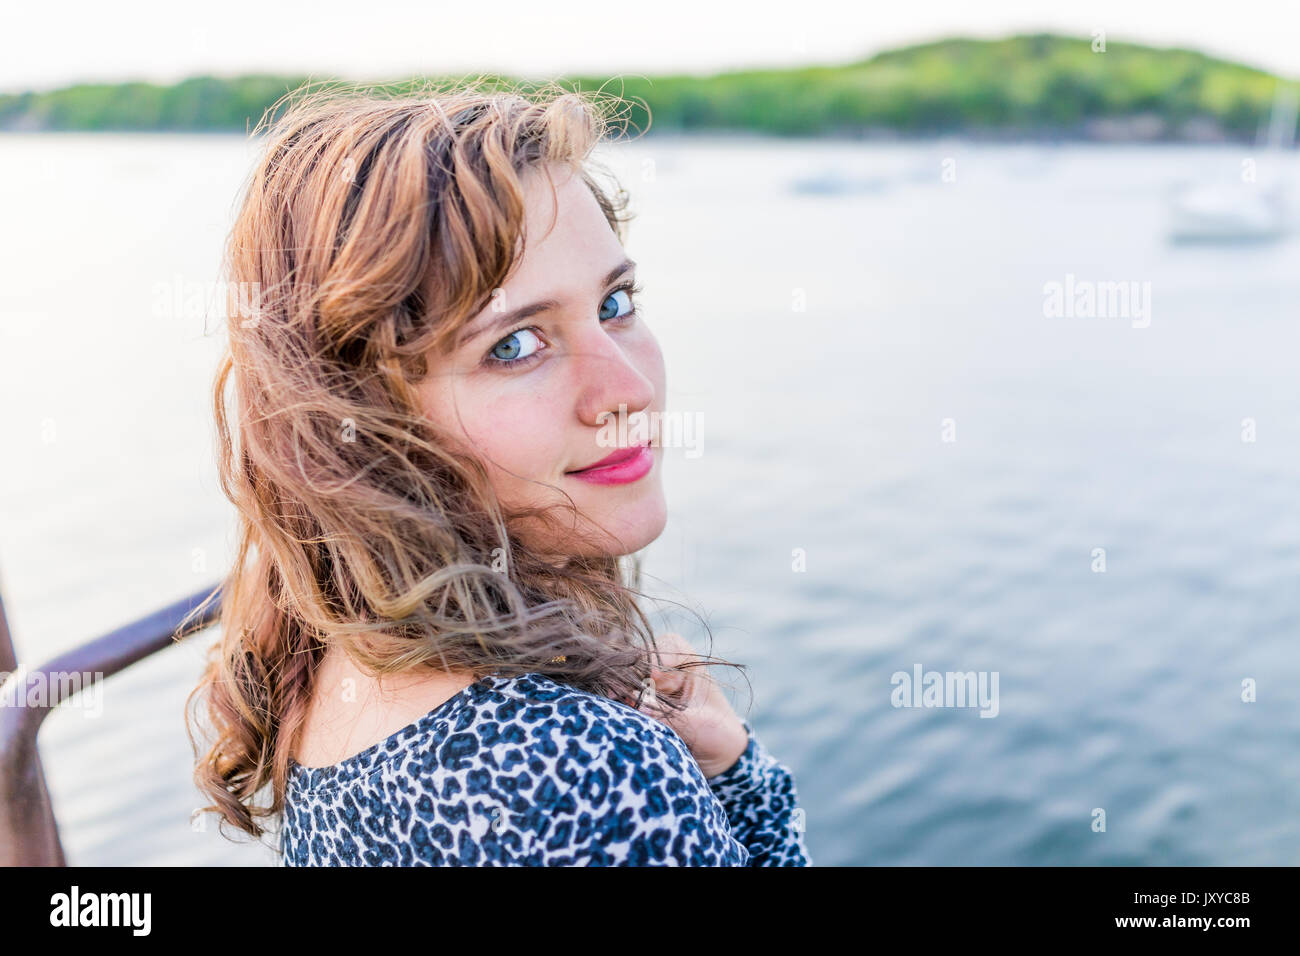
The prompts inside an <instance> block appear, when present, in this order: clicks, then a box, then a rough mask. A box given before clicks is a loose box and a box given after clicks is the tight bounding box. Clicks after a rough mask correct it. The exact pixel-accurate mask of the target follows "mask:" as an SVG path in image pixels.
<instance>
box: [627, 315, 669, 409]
mask: <svg viewBox="0 0 1300 956" xmlns="http://www.w3.org/2000/svg"><path fill="white" fill-rule="evenodd" d="M643 332H644V334H643V335H640V336H638V337H637V339H636V341H635V342H634V343H633V344H632V345H631V346H629V348H628V355H629V357H630V358H631V359H632V363H633V364H634V365H635V366H636V368H637V371H638V372H640V373H641V374H642V375H644V376H645V377H646V378H648V379H649V380H650V381H651V382H653V383H654V387H655V400H654V407H655V408H660V409H661V408H663V403H664V387H665V382H664V379H665V370H664V356H663V352H661V351H660V349H659V341H658V339H656V338H655V337H654V335H653V334H651V332H650V330H649V329H643Z"/></svg>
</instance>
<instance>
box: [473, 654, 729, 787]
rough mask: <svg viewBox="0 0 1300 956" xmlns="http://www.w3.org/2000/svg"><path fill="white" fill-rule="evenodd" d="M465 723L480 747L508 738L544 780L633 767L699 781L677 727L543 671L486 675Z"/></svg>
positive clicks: (558, 781)
mask: <svg viewBox="0 0 1300 956" xmlns="http://www.w3.org/2000/svg"><path fill="white" fill-rule="evenodd" d="M479 688H480V689H479V690H478V692H477V693H476V694H475V700H476V707H475V708H474V714H473V716H472V718H470V719H467V720H466V721H465V723H466V724H467V726H466V727H465V729H464V733H465V734H466V735H472V736H474V737H475V738H477V739H478V740H479V742H480V743H482V744H484V745H489V746H490V745H492V744H494V743H501V742H509V743H513V744H515V745H516V746H518V747H519V748H521V754H520V756H522V757H524V758H525V759H527V761H528V762H529V765H530V767H531V768H532V769H533V770H534V771H535V772H536V773H537V774H539V776H541V777H542V778H543V779H542V780H541V781H540V785H541V786H547V787H549V788H550V789H555V790H562V789H563V788H564V787H566V786H577V785H579V784H580V783H581V782H582V779H583V775H584V772H585V771H587V770H589V769H591V768H593V767H600V768H604V769H606V770H608V771H609V772H610V773H611V774H613V775H614V777H615V778H617V779H618V780H621V779H622V778H623V777H624V776H626V775H627V774H629V773H631V771H632V770H634V769H636V768H646V769H649V768H657V771H658V772H662V773H664V774H668V773H671V774H674V775H677V776H689V775H691V774H692V773H694V775H695V776H697V777H698V778H699V783H701V784H703V783H704V778H703V776H702V775H701V773H700V770H699V765H698V764H696V762H695V758H694V757H693V756H692V755H691V752H690V750H689V748H688V747H687V746H686V743H685V742H684V741H683V740H682V739H681V737H679V736H678V735H677V733H676V732H675V731H674V730H673V729H672V728H670V727H669V726H668V725H666V724H664V723H663V722H662V721H659V720H656V719H654V718H653V717H650V716H648V715H647V714H644V713H642V712H641V711H639V710H636V709H635V708H633V707H629V706H628V705H627V704H624V703H622V702H620V701H616V700H612V699H610V698H608V697H605V696H603V695H601V694H596V693H592V692H590V691H586V690H582V689H580V688H577V687H573V686H571V685H568V684H564V683H562V682H559V681H556V680H553V679H552V678H550V677H547V676H545V675H543V674H537V673H530V674H524V675H522V676H518V677H509V678H502V677H489V678H485V679H484V680H483V681H482V682H480V685H479Z"/></svg>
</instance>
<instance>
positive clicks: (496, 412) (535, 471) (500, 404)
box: [462, 391, 563, 497]
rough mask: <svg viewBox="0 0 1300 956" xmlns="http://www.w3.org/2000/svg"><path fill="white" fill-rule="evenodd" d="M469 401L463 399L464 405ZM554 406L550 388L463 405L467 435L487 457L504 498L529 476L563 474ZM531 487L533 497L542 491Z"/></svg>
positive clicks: (551, 477) (547, 478) (534, 478)
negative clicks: (561, 472) (467, 405)
mask: <svg viewBox="0 0 1300 956" xmlns="http://www.w3.org/2000/svg"><path fill="white" fill-rule="evenodd" d="M466 404H468V403H466V402H465V401H464V399H463V398H462V406H464V405H466ZM553 405H554V398H553V397H551V396H549V395H547V394H545V393H540V394H537V393H532V392H526V391H520V392H519V393H517V394H516V393H507V394H505V395H495V396H492V397H491V398H487V399H485V400H484V401H482V402H481V403H479V404H477V405H474V406H473V407H472V408H466V407H462V419H463V421H464V428H465V433H466V435H467V437H468V440H469V441H470V443H471V445H472V447H474V449H475V450H476V454H478V455H480V456H481V457H482V458H483V459H484V460H485V461H486V462H487V464H488V468H489V472H490V474H491V475H492V480H493V482H494V483H495V484H496V485H497V488H498V491H499V493H500V494H501V495H502V496H503V497H514V495H509V494H507V492H509V491H510V490H511V489H516V488H518V487H520V486H523V485H525V484H527V483H528V482H529V481H546V482H553V481H554V480H555V479H556V478H557V477H558V475H557V472H558V471H559V470H560V469H561V466H562V464H563V458H562V457H561V452H562V449H561V448H557V447H556V440H557V438H559V437H560V436H559V430H558V429H557V428H556V422H557V421H560V420H562V419H560V418H559V417H557V416H558V412H557V411H556V409H555V408H554V407H553ZM529 487H530V489H532V490H531V491H530V492H529V495H530V497H532V496H535V495H536V493H537V492H538V491H540V489H537V488H536V486H535V485H530V486H529Z"/></svg>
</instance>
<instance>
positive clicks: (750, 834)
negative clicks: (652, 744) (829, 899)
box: [708, 720, 813, 866]
mask: <svg viewBox="0 0 1300 956" xmlns="http://www.w3.org/2000/svg"><path fill="white" fill-rule="evenodd" d="M742 723H743V724H744V725H745V732H746V733H748V734H749V746H748V747H746V748H745V752H744V753H743V754H741V755H740V759H739V760H737V761H736V762H735V763H734V764H732V765H731V766H730V767H728V768H727V769H726V770H724V771H723V772H722V773H720V774H718V775H717V776H715V777H709V778H708V785H709V788H710V789H711V790H712V791H713V793H714V795H715V796H716V797H717V798H718V801H719V802H720V803H721V804H722V806H723V808H724V809H725V810H726V813H727V820H728V821H729V822H730V824H731V829H732V832H733V833H734V834H735V836H736V839H738V840H739V841H740V842H741V843H743V844H744V845H745V847H746V848H747V849H748V850H749V855H750V859H749V864H748V865H749V866H812V865H813V864H812V858H811V857H810V856H809V855H808V848H807V846H806V845H805V843H804V831H805V829H806V826H805V822H806V815H805V813H804V811H803V809H802V808H800V807H799V794H798V790H797V789H796V787H795V782H794V774H792V773H791V772H790V770H789V768H788V767H786V766H785V765H784V764H782V763H780V762H779V761H778V760H777V759H776V758H775V757H773V756H772V755H771V754H770V753H769V752H768V751H767V748H765V747H764V746H763V744H762V742H761V741H760V740H759V739H758V737H756V736H755V735H754V728H753V725H751V724H750V722H749V721H747V720H746V721H742Z"/></svg>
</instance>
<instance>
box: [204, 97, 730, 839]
mask: <svg viewBox="0 0 1300 956" xmlns="http://www.w3.org/2000/svg"><path fill="white" fill-rule="evenodd" d="M620 102H621V101H620V100H618V98H617V97H610V96H603V95H601V96H598V95H596V94H591V93H577V92H569V91H565V90H563V89H562V88H559V87H558V86H556V85H555V84H551V85H549V86H544V87H541V88H538V89H536V90H534V91H532V92H531V93H528V94H525V93H521V92H519V91H518V90H503V89H500V88H497V89H480V88H478V84H477V83H475V82H471V83H460V84H458V85H456V86H455V87H453V88H449V89H436V88H431V87H428V86H426V87H425V88H424V89H422V90H420V91H419V92H411V91H407V92H403V93H401V94H395V93H385V92H382V91H375V90H366V89H364V88H356V87H337V86H336V87H333V88H327V89H315V90H308V91H306V92H304V91H303V90H299V91H296V92H295V94H291V95H290V97H288V98H286V99H282V100H281V102H280V103H278V104H277V105H276V106H275V107H273V108H272V109H271V110H270V111H268V113H267V114H266V116H264V117H263V119H262V121H261V122H260V123H259V124H258V127H257V129H256V130H255V131H254V132H255V133H267V134H268V135H267V137H266V143H265V150H264V153H263V154H262V156H261V158H260V160H259V161H258V163H257V164H256V166H255V168H254V171H253V173H252V175H251V178H250V180H249V182H248V184H247V186H246V190H245V194H244V198H243V202H242V206H241V208H240V209H239V212H238V215H237V218H236V220H235V223H234V226H233V229H232V231H231V233H230V236H229V241H228V244H227V248H226V258H225V269H226V273H227V276H228V286H227V288H228V289H229V290H230V298H231V303H230V308H229V309H228V312H227V322H226V331H227V336H228V348H227V350H226V353H225V355H224V356H223V359H222V361H221V364H220V366H219V369H218V372H217V375H216V380H215V382H214V387H213V405H214V414H215V419H216V431H217V451H218V468H219V474H220V482H221V488H222V490H223V492H224V493H225V494H226V496H227V497H228V498H229V499H230V500H231V501H232V502H233V503H234V505H235V507H236V509H237V513H238V522H239V537H238V546H237V550H236V555H235V559H234V562H233V566H232V568H231V570H230V572H229V575H228V576H227V578H226V580H225V581H224V583H223V586H222V588H221V595H220V599H221V602H222V607H221V628H222V633H221V637H220V639H219V640H217V641H216V642H214V644H213V645H212V647H211V649H210V651H209V656H208V658H207V662H206V668H205V671H204V674H203V677H202V680H201V681H200V683H199V685H198V686H197V687H196V688H195V689H194V691H193V693H191V695H190V698H189V700H188V701H187V726H188V728H189V734H190V740H191V743H192V745H193V746H194V752H195V757H196V761H197V762H196V769H195V774H194V779H195V782H196V784H197V785H198V787H199V789H200V791H201V792H202V793H203V794H204V795H205V796H206V797H208V798H210V799H211V800H212V801H213V802H212V804H210V805H208V806H205V807H202V808H200V811H199V812H208V811H215V812H217V813H219V814H220V820H219V829H220V830H221V832H222V833H223V835H224V834H225V830H226V826H227V825H231V826H234V827H236V828H237V829H239V830H242V831H244V832H245V833H247V834H250V835H252V836H253V837H257V838H260V837H261V836H262V834H263V833H265V832H267V829H266V828H264V827H263V825H262V822H263V821H264V820H266V819H268V818H274V817H278V816H279V815H280V814H281V813H282V811H283V797H284V789H285V783H286V779H287V775H288V771H289V765H290V759H291V753H292V751H293V748H294V744H295V741H296V738H297V735H298V733H299V731H300V729H301V727H302V725H303V722H304V719H305V717H306V714H307V710H308V704H309V701H310V698H311V694H312V683H313V676H314V674H315V672H316V670H317V668H318V665H319V664H320V662H321V660H322V659H323V656H324V654H325V652H326V650H327V649H328V648H330V647H337V648H340V649H342V650H344V651H346V653H347V654H348V655H350V656H351V657H352V659H353V660H354V661H356V663H357V664H358V666H360V667H362V668H363V669H364V670H366V671H368V672H370V673H372V674H373V675H376V676H378V675H383V674H392V673H398V672H411V671H417V670H428V671H430V672H433V671H435V670H439V669H453V670H460V671H468V672H471V673H473V674H474V675H475V676H476V677H477V676H483V675H486V674H489V673H492V674H499V675H501V676H512V675H518V674H523V673H529V672H536V673H543V674H546V675H548V676H550V677H553V678H554V679H556V680H559V681H563V682H565V683H567V684H570V685H572V686H576V687H579V688H583V689H586V690H589V691H592V692H596V693H600V694H603V695H605V696H607V697H610V698H613V699H626V698H628V697H629V696H631V697H636V696H637V695H638V694H639V693H640V692H641V691H642V690H643V688H644V687H646V686H647V681H648V678H649V675H650V673H651V672H650V669H649V663H650V660H651V657H650V655H651V654H652V653H653V652H654V649H655V640H654V632H653V629H652V627H651V625H650V622H649V620H648V618H647V616H646V614H645V612H644V611H643V610H642V608H641V606H640V604H639V602H638V598H640V597H644V595H643V594H642V593H641V591H640V590H639V588H640V586H641V570H640V558H639V555H631V556H629V555H621V556H620V555H609V556H605V557H595V558H590V557H574V558H571V559H570V560H568V561H567V563H565V564H563V565H562V566H560V565H557V564H556V563H555V561H554V560H553V556H551V557H549V558H548V557H547V556H546V555H542V554H539V553H535V552H534V551H533V550H530V548H529V547H528V545H527V544H526V542H525V541H523V540H521V535H520V534H519V533H518V532H519V526H518V524H517V523H518V522H519V521H521V520H524V519H528V520H529V521H530V522H532V521H537V520H542V521H543V522H547V523H553V526H554V527H556V528H559V529H568V530H570V531H571V530H572V526H573V522H572V520H571V519H572V518H573V516H574V514H575V513H576V511H575V509H573V508H572V500H571V499H570V500H569V507H568V508H567V509H548V510H547V511H546V512H545V513H543V512H542V511H539V510H532V511H528V512H522V511H515V512H507V511H506V510H505V509H503V507H502V504H501V502H500V501H499V500H498V499H497V497H496V495H495V494H494V493H493V490H492V487H491V485H490V483H489V481H488V473H487V471H486V469H485V468H484V466H483V464H482V463H481V462H480V461H479V460H477V459H476V458H474V457H472V456H467V455H465V454H463V453H458V452H457V451H455V450H453V449H454V448H455V447H456V446H455V445H454V444H453V441H452V436H451V435H450V434H448V433H446V432H445V431H444V430H443V429H441V428H440V427H439V426H438V425H437V424H435V423H434V422H433V421H431V420H430V419H429V418H428V417H427V416H426V415H425V414H423V413H422V412H421V411H420V407H419V404H418V402H417V399H416V396H415V393H414V392H413V385H414V384H416V383H418V382H420V381H421V380H422V379H423V378H424V377H426V376H427V375H429V374H432V373H433V371H436V365H435V364H434V363H436V361H437V357H438V356H439V355H441V354H444V350H446V349H448V348H449V347H450V346H451V344H452V343H454V341H455V339H456V336H457V334H458V332H459V330H460V328H461V327H462V326H463V325H464V324H465V323H466V322H467V321H468V320H469V319H470V318H472V317H473V316H474V315H476V314H477V313H479V312H480V311H482V310H483V309H484V308H485V307H486V306H487V305H488V304H489V303H490V301H491V297H492V293H493V290H494V289H497V288H499V287H500V286H501V285H502V284H503V283H504V281H505V278H506V276H507V273H508V272H509V271H510V269H511V267H512V265H513V264H514V263H515V261H516V257H517V255H518V254H519V252H520V243H521V241H522V232H523V224H524V194H523V187H522V182H521V175H522V174H523V173H524V172H525V171H527V170H528V169H530V168H539V167H541V166H543V165H545V164H550V163H561V164H567V165H568V166H569V167H571V168H573V169H574V170H575V171H577V172H580V173H581V175H582V177H583V180H584V181H585V182H586V184H587V186H588V187H589V188H590V189H591V190H592V193H593V194H594V195H595V197H596V199H597V201H598V202H599V204H600V207H601V209H602V211H603V212H604V214H605V218H606V219H607V221H608V222H609V225H610V228H611V229H613V230H614V231H615V233H616V235H617V236H618V238H619V240H620V242H622V241H624V239H625V236H624V224H625V223H626V221H627V220H628V218H629V217H628V216H627V215H626V212H627V194H626V192H625V191H624V190H622V189H621V188H610V189H609V190H606V189H605V188H603V186H602V184H601V182H600V178H599V177H598V176H597V175H596V172H597V171H599V169H598V167H596V165H595V164H594V163H592V161H591V159H590V154H591V150H592V149H593V147H594V146H595V145H597V144H598V143H599V142H600V141H601V140H602V139H603V138H605V136H606V134H607V133H608V131H609V130H610V128H611V126H612V123H611V119H612V118H613V116H614V113H613V112H612V111H611V109H610V108H609V107H610V106H611V105H612V106H613V107H614V108H617V106H618V104H619V103H620ZM281 108H284V109H283V111H282V112H280V115H279V116H278V117H277V116H275V115H274V114H276V112H277V111H280V110H281ZM611 178H612V177H611ZM615 186H616V183H615ZM228 392H230V393H232V394H229V395H228ZM230 399H233V407H232V408H228V407H227V406H228V402H229V400H230ZM565 512H567V514H568V517H569V519H570V520H569V522H568V523H566V522H565ZM531 526H532V525H531V524H530V527H531ZM705 627H706V629H707V624H706V625H705ZM701 657H709V655H701ZM719 662H720V663H723V664H729V662H726V661H719V660H718V659H711V660H709V661H708V663H719ZM729 666H739V665H729ZM196 696H197V697H198V698H199V699H200V700H201V701H203V702H204V703H205V704H206V714H205V715H204V716H205V717H206V723H207V724H208V727H207V728H206V730H201V731H200V733H199V735H200V736H205V737H207V738H208V739H210V740H212V741H213V742H212V744H211V746H210V748H209V749H208V750H207V751H206V752H205V753H203V754H202V756H199V752H200V749H201V748H200V746H199V744H198V743H197V742H196V734H195V728H194V723H195V720H196V718H194V717H192V715H191V714H190V713H189V711H190V705H191V704H192V703H193V702H194V701H195V698H196ZM656 699H657V702H658V703H659V704H660V705H662V706H664V707H666V708H668V709H670V710H676V709H678V708H679V707H680V706H681V703H680V702H679V701H678V700H676V699H675V698H673V697H672V696H671V695H670V694H668V693H662V694H661V695H659V696H657V698H656ZM268 784H270V785H271V786H270V790H271V799H270V801H269V802H265V801H263V802H258V799H257V798H258V795H259V793H260V792H261V791H262V790H263V788H264V787H266V785H268Z"/></svg>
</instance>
